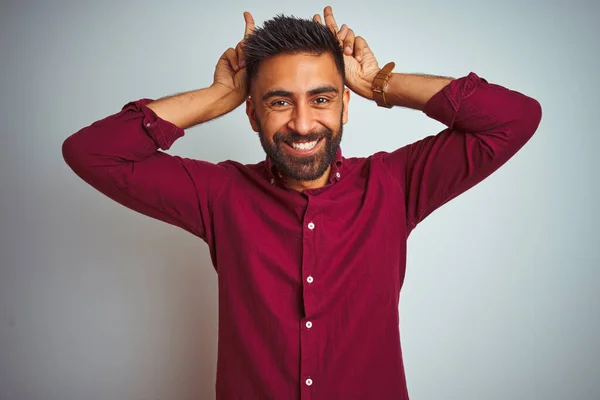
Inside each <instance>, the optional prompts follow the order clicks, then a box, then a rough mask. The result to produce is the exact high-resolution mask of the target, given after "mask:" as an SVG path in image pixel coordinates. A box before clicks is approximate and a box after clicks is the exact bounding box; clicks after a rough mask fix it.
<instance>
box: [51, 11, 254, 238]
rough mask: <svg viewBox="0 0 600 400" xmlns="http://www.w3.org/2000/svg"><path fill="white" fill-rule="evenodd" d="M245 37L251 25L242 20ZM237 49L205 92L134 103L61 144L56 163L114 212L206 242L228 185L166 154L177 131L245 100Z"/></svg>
mask: <svg viewBox="0 0 600 400" xmlns="http://www.w3.org/2000/svg"><path fill="white" fill-rule="evenodd" d="M244 17H245V19H246V32H245V34H249V32H250V31H251V30H252V29H254V21H253V20H252V16H251V15H250V14H249V13H245V14H244ZM242 60H243V48H242V42H240V44H238V45H237V47H236V48H235V49H232V48H230V49H228V50H227V51H226V52H225V53H224V54H223V56H222V57H221V58H220V59H219V61H218V63H217V66H216V68H215V76H214V83H213V84H212V85H211V86H210V87H209V88H206V89H201V90H196V91H191V92H188V93H184V94H180V95H176V96H171V97H167V98H164V99H160V100H157V101H151V100H149V99H141V100H138V101H134V102H131V103H128V104H127V105H125V106H124V107H123V108H122V109H121V111H119V112H117V113H115V114H113V115H110V116H108V117H106V118H104V119H101V120H99V121H96V122H94V123H92V124H91V125H90V126H87V127H85V128H83V129H81V130H79V131H78V132H76V133H74V134H73V135H71V136H70V137H68V138H67V139H66V140H65V141H64V143H63V146H62V151H63V157H64V159H65V161H66V162H67V164H68V165H69V166H70V167H71V168H72V169H73V171H74V172H75V173H76V174H77V175H78V176H79V177H81V178H82V179H83V180H84V181H86V182H87V183H88V184H90V185H91V186H93V187H94V188H96V189H97V190H99V191H100V192H102V193H103V194H105V195H106V196H108V197H110V198H111V199H113V200H115V201H117V202H119V203H120V204H122V205H124V206H126V207H128V208H130V209H132V210H134V211H137V212H140V213H142V214H144V215H147V216H149V217H152V218H155V219H158V220H161V221H164V222H167V223H170V224H173V225H176V226H179V227H181V228H183V229H185V230H187V231H189V232H191V233H193V234H195V235H197V236H199V237H201V238H203V239H205V240H210V237H209V235H210V232H211V230H210V229H209V228H210V222H211V221H210V215H211V211H210V209H211V204H212V202H213V201H214V200H215V199H216V198H217V197H218V195H219V191H220V188H222V187H223V184H224V183H225V182H226V180H227V179H228V168H227V167H226V166H225V164H212V163H209V162H205V161H199V160H192V159H187V158H181V157H178V156H172V155H169V154H167V153H165V152H163V151H160V150H168V149H169V148H170V147H171V145H172V144H173V142H174V141H175V140H177V139H178V138H180V137H181V136H183V135H184V129H186V128H188V127H191V126H194V125H197V124H200V123H202V122H205V121H208V120H211V119H213V118H216V117H219V116H221V115H224V114H227V113H229V112H230V111H232V110H233V109H235V108H236V107H238V106H239V105H240V104H242V103H243V102H244V100H245V98H246V97H247V93H248V88H247V82H246V70H245V68H244V66H243V65H241V66H240V64H242V63H241V61H242Z"/></svg>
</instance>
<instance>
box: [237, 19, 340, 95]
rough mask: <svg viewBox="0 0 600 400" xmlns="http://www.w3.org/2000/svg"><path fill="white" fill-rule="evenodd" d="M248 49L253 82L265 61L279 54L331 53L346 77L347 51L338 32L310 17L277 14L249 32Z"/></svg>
mask: <svg viewBox="0 0 600 400" xmlns="http://www.w3.org/2000/svg"><path fill="white" fill-rule="evenodd" d="M244 51H245V56H246V65H247V67H246V68H247V73H248V84H249V85H250V86H251V84H252V80H253V79H254V77H255V76H256V73H257V70H258V66H259V64H260V62H261V61H263V60H265V59H267V58H269V57H272V56H275V55H278V54H295V53H310V54H316V55H322V54H324V53H329V54H331V55H332V56H333V59H334V60H335V65H336V67H337V69H338V72H339V73H340V75H341V76H342V82H345V81H346V75H345V69H344V53H343V50H342V48H341V46H340V44H339V41H338V38H337V36H336V35H335V34H334V33H333V32H332V31H331V30H330V29H329V28H328V27H326V26H325V25H323V24H321V23H319V22H314V21H312V20H310V19H301V18H296V17H293V16H289V17H288V16H285V15H283V14H280V15H277V16H276V17H274V18H273V19H270V20H268V21H266V22H265V23H264V25H263V26H262V27H257V28H256V29H255V30H254V32H253V33H252V34H250V35H248V37H247V38H246V40H245V49H244Z"/></svg>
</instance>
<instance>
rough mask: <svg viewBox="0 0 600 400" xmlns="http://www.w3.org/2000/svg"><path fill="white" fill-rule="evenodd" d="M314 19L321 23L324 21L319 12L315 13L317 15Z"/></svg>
mask: <svg viewBox="0 0 600 400" xmlns="http://www.w3.org/2000/svg"><path fill="white" fill-rule="evenodd" d="M313 21H314V22H317V23H319V24H322V23H323V21H322V20H321V16H320V15H319V14H315V16H314V17H313Z"/></svg>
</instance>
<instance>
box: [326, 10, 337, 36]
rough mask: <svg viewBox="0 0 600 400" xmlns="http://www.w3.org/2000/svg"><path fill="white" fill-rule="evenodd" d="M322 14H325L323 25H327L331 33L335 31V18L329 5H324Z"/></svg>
mask: <svg viewBox="0 0 600 400" xmlns="http://www.w3.org/2000/svg"><path fill="white" fill-rule="evenodd" d="M323 15H324V16H325V25H327V27H328V28H329V29H331V31H332V32H333V33H337V32H338V27H337V24H336V22H335V18H333V11H332V10H331V7H330V6H327V7H325V10H324V11H323Z"/></svg>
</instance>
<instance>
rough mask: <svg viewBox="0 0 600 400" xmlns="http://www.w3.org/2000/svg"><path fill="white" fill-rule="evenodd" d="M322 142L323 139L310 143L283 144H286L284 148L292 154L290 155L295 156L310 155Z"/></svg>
mask: <svg viewBox="0 0 600 400" xmlns="http://www.w3.org/2000/svg"><path fill="white" fill-rule="evenodd" d="M322 140H323V138H320V139H317V140H311V141H310V142H306V141H303V142H284V143H285V144H286V147H287V148H288V149H289V150H290V151H291V152H292V153H296V154H310V153H312V152H313V151H314V150H315V149H316V148H317V147H319V144H320V143H321V141H322Z"/></svg>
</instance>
